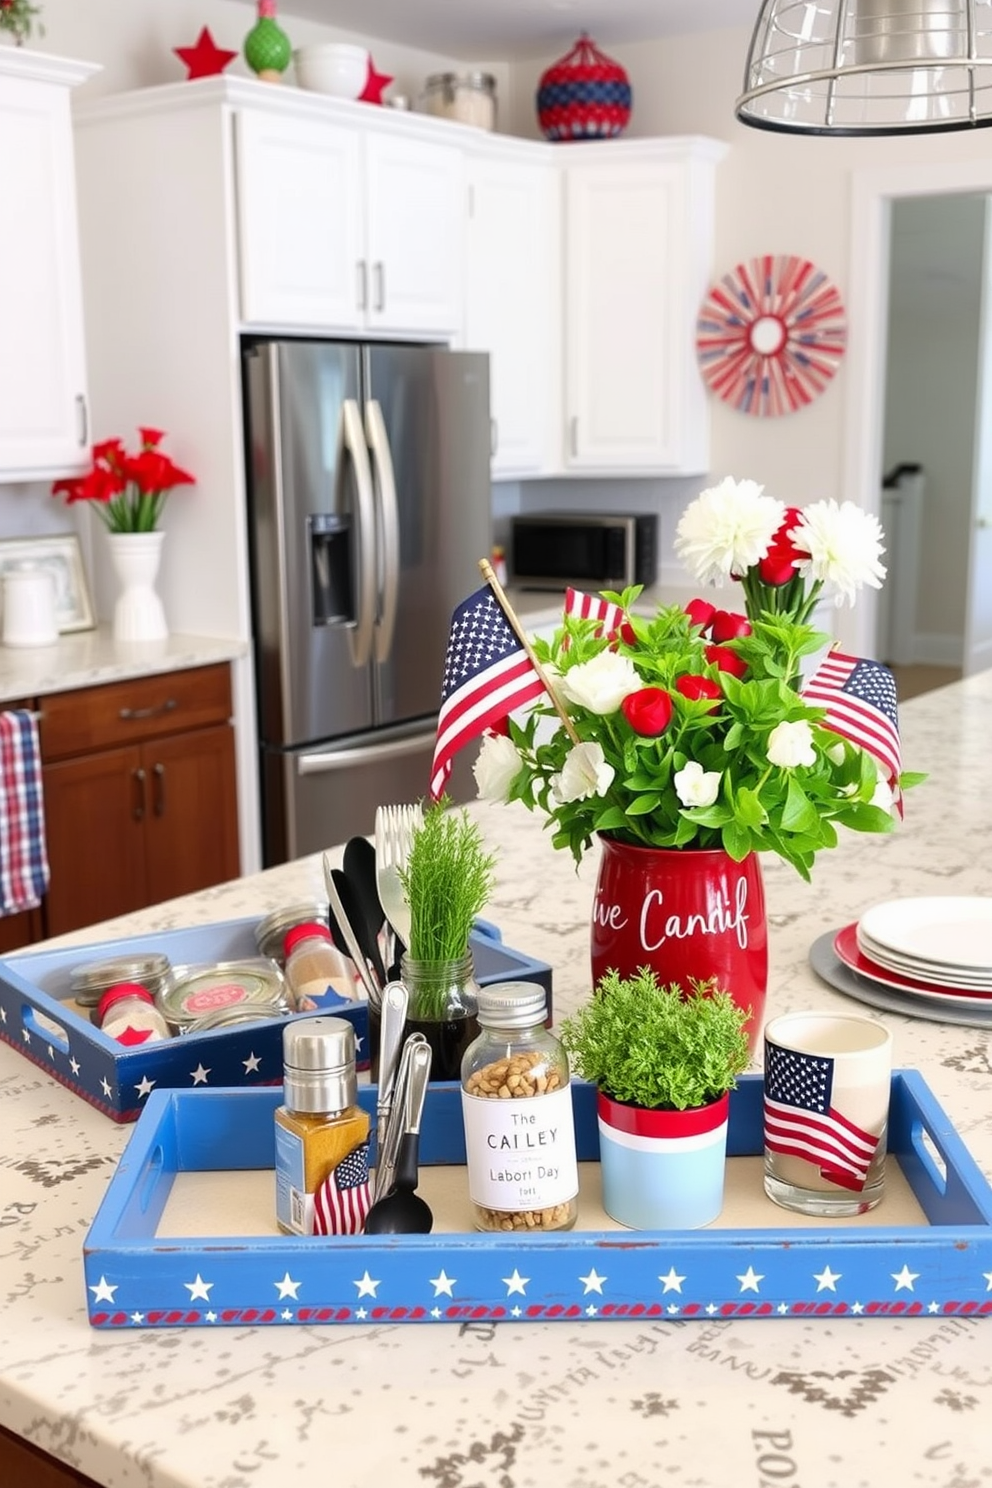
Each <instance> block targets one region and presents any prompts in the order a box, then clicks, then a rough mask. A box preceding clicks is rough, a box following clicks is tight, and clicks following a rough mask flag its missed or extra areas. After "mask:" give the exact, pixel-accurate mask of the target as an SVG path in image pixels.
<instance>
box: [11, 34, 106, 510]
mask: <svg viewBox="0 0 992 1488" xmlns="http://www.w3.org/2000/svg"><path fill="white" fill-rule="evenodd" d="M98 71H99V68H98V67H96V66H91V65H90V64H89V63H83V62H70V61H65V60H63V59H62V58H59V57H49V56H43V55H41V54H40V53H37V52H29V51H25V50H24V49H23V48H21V47H0V140H2V142H3V143H2V148H0V203H2V211H3V229H2V231H0V481H28V480H31V481H33V480H42V479H46V478H50V477H52V476H57V475H68V474H71V473H72V472H74V471H78V470H81V469H83V468H84V467H85V465H86V464H87V463H88V458H89V430H88V427H87V418H88V410H87V397H86V362H85V350H84V343H83V304H82V291H81V286H80V274H79V234H78V228H77V223H76V186H75V171H74V163H73V150H72V120H71V115H70V111H69V90H70V88H72V87H73V86H75V85H76V84H78V83H81V82H84V81H85V79H86V78H88V77H90V76H91V75H92V74H93V73H94V72H98Z"/></svg>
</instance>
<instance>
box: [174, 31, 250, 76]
mask: <svg viewBox="0 0 992 1488" xmlns="http://www.w3.org/2000/svg"><path fill="white" fill-rule="evenodd" d="M172 50H173V51H174V52H175V54H176V56H177V57H178V58H179V60H180V62H182V63H184V64H185V66H186V67H188V68H189V72H188V73H187V75H186V81H187V82H192V81H193V79H194V78H201V77H214V76H216V74H217V73H219V72H223V71H224V68H225V67H226V66H227V65H228V63H229V62H233V61H234V59H235V57H236V56H237V55H238V54H237V52H225V51H224V49H223V47H219V46H216V45H215V44H214V39H213V37H212V36H211V35H210V28H209V27H208V26H204V28H203V30H202V31H201V32H200V34H199V36H198V37H197V38H196V46H191V47H173V48H172Z"/></svg>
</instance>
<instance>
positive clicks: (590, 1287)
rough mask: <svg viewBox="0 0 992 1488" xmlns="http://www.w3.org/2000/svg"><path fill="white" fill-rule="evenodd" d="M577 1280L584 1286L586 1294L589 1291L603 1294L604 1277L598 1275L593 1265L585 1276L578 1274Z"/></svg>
mask: <svg viewBox="0 0 992 1488" xmlns="http://www.w3.org/2000/svg"><path fill="white" fill-rule="evenodd" d="M579 1280H580V1281H581V1283H582V1285H583V1286H584V1287H585V1289H586V1294H587V1295H588V1293H589V1292H598V1293H599V1295H600V1296H602V1295H603V1282H604V1281H605V1280H606V1277H605V1276H600V1275H599V1273H598V1272H597V1270H596V1268H595V1266H593V1267H592V1269H591V1270H590V1271H589V1272H588V1273H587V1274H586V1275H585V1276H580V1277H579Z"/></svg>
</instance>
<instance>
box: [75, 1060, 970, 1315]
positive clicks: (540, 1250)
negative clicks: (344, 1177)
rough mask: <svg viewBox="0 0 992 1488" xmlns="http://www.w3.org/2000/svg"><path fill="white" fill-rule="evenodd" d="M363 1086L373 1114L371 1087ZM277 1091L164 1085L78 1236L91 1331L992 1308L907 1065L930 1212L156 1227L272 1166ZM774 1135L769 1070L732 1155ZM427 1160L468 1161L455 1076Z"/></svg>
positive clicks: (946, 1164) (586, 1100) (738, 1122)
mask: <svg viewBox="0 0 992 1488" xmlns="http://www.w3.org/2000/svg"><path fill="white" fill-rule="evenodd" d="M572 1094H573V1106H574V1111H575V1122H576V1145H577V1151H578V1156H579V1159H580V1161H597V1160H598V1157H599V1137H598V1130H597V1120H596V1092H595V1088H594V1087H593V1086H591V1085H587V1084H585V1083H581V1082H576V1081H573V1084H572ZM360 1099H361V1103H362V1105H363V1106H364V1107H365V1108H366V1110H368V1111H369V1112H372V1111H374V1108H375V1099H376V1091H375V1087H367V1088H365V1089H363V1090H362V1091H361V1093H360ZM280 1101H281V1094H280V1092H279V1091H275V1090H245V1091H239V1090H219V1091H206V1092H204V1091H186V1090H182V1091H156V1092H154V1093H153V1094H152V1095H151V1096H150V1098H149V1100H148V1103H147V1105H146V1107H145V1110H144V1111H143V1113H142V1115H141V1118H140V1120H139V1122H138V1124H137V1126H136V1127H135V1130H134V1132H133V1133H132V1136H131V1138H130V1141H129V1142H128V1145H127V1148H126V1149H125V1152H124V1154H123V1156H122V1158H121V1161H120V1164H119V1166H118V1168H117V1171H116V1173H115V1175H114V1177H113V1179H112V1180H111V1183H110V1187H109V1188H108V1190H107V1193H106V1196H105V1198H104V1201H103V1203H102V1204H101V1206H100V1209H99V1211H98V1213H97V1215H96V1218H95V1220H94V1222H93V1225H92V1227H91V1229H90V1232H89V1234H88V1235H87V1237H86V1241H85V1244H84V1250H83V1254H84V1267H85V1274H86V1297H87V1304H88V1308H89V1320H90V1322H91V1324H92V1325H93V1326H94V1327H97V1328H110V1329H120V1328H154V1327H177V1326H186V1327H218V1326H222V1325H224V1324H230V1325H237V1326H239V1327H243V1326H245V1325H246V1324H251V1325H257V1324H279V1323H282V1324H294V1323H303V1324H306V1325H309V1326H312V1325H313V1324H315V1323H379V1324H381V1323H384V1322H388V1323H408V1322H420V1323H433V1322H464V1321H466V1320H470V1319H506V1320H509V1321H518V1322H530V1321H540V1322H546V1321H550V1320H555V1319H559V1320H564V1321H570V1322H573V1321H578V1320H583V1319H586V1318H596V1319H609V1318H627V1319H630V1318H641V1317H643V1318H668V1319H675V1318H677V1319H701V1320H703V1321H711V1320H712V1319H713V1318H714V1317H717V1318H720V1317H785V1316H791V1317H797V1316H815V1317H820V1316H823V1317H826V1316H829V1317H842V1316H854V1317H856V1316H866V1317H867V1316H882V1315H884V1316H893V1315H900V1316H905V1317H917V1316H918V1317H924V1316H927V1317H931V1318H932V1317H933V1316H935V1315H941V1316H947V1315H982V1314H987V1313H989V1312H992V1189H990V1187H989V1184H988V1183H987V1181H986V1179H985V1178H984V1176H983V1175H982V1173H981V1171H980V1170H979V1168H978V1167H977V1165H976V1163H975V1161H974V1159H973V1158H972V1157H971V1155H970V1154H969V1153H968V1151H967V1149H966V1148H965V1146H964V1144H963V1143H962V1141H961V1139H960V1137H958V1135H957V1133H956V1132H955V1131H954V1129H953V1127H952V1126H951V1124H950V1121H949V1120H948V1118H947V1116H946V1115H945V1113H944V1112H943V1110H942V1109H941V1107H940V1106H939V1105H938V1104H937V1102H936V1100H935V1099H934V1096H933V1094H932V1093H931V1091H930V1090H929V1088H928V1086H927V1084H926V1082H925V1081H924V1079H923V1078H922V1076H921V1075H920V1074H918V1073H917V1072H915V1071H913V1070H897V1071H896V1072H895V1073H894V1074H893V1077H892V1089H891V1099H890V1110H889V1133H888V1140H889V1151H890V1153H892V1154H894V1155H895V1156H896V1157H897V1158H898V1160H899V1165H900V1167H901V1169H902V1172H903V1175H904V1176H905V1178H906V1179H907V1181H908V1183H909V1185H910V1187H911V1188H912V1191H913V1193H914V1194H915V1196H916V1199H917V1202H918V1203H919V1205H920V1207H921V1209H922V1210H923V1212H924V1214H925V1215H926V1218H927V1220H928V1225H926V1226H924V1225H920V1226H919V1227H903V1228H894V1227H888V1228H886V1227H877V1228H873V1227H868V1226H864V1225H861V1226H858V1227H853V1226H852V1227H849V1228H845V1226H844V1223H843V1221H839V1222H837V1223H835V1224H833V1225H831V1226H829V1227H822V1228H820V1227H816V1228H808V1229H800V1228H792V1229H788V1228H772V1229H747V1230H733V1229H724V1230H668V1231H664V1232H661V1231H655V1232H647V1231H630V1230H624V1231H616V1230H599V1231H588V1232H587V1231H582V1230H581V1229H579V1228H577V1229H575V1230H572V1231H571V1232H568V1233H564V1234H562V1233H559V1234H544V1235H540V1234H533V1233H525V1234H523V1235H521V1234H519V1233H514V1234H505V1235H502V1234H499V1235H494V1234H478V1233H472V1234H434V1235H403V1236H376V1237H375V1238H372V1237H367V1236H335V1237H330V1238H328V1237H320V1238H307V1239H303V1238H296V1237H287V1236H273V1237H268V1236H261V1237H257V1236H251V1237H237V1236H230V1237H228V1236H225V1237H223V1238H221V1239H218V1238H196V1237H193V1238H177V1237H175V1236H173V1237H172V1238H170V1237H168V1236H164V1235H163V1236H162V1237H161V1238H156V1231H157V1227H158V1224H159V1221H160V1219H161V1217H162V1214H163V1212H164V1210H165V1206H166V1203H167V1201H168V1198H169V1195H170V1192H171V1190H172V1186H173V1182H174V1179H175V1177H176V1175H177V1174H178V1173H180V1172H206V1171H223V1170H225V1169H230V1170H235V1169H248V1168H258V1169H264V1168H271V1167H272V1165H273V1157H274V1134H273V1113H274V1111H275V1109H276V1107H277V1106H278V1105H279V1104H280ZM761 1150H762V1078H761V1076H760V1075H746V1076H744V1077H743V1078H742V1079H741V1081H740V1082H739V1084H738V1086H737V1088H736V1089H735V1090H734V1091H733V1093H732V1095H731V1103H730V1127H729V1135H728V1156H729V1157H730V1158H731V1159H732V1158H733V1157H735V1156H747V1155H753V1154H758V1153H760V1152H761ZM421 1160H422V1162H423V1163H424V1164H431V1163H434V1164H460V1163H464V1161H465V1144H464V1133H463V1128H462V1118H461V1093H460V1089H459V1087H458V1086H457V1085H456V1084H438V1085H433V1086H431V1087H430V1089H429V1090H428V1094H427V1105H426V1109H425V1115H424V1124H423V1128H422V1132H421ZM273 1191H274V1180H273ZM769 1209H770V1210H771V1206H770V1205H769ZM777 1212H778V1213H781V1212H782V1211H777ZM581 1224H582V1215H581V1212H580V1215H579V1225H580V1226H581Z"/></svg>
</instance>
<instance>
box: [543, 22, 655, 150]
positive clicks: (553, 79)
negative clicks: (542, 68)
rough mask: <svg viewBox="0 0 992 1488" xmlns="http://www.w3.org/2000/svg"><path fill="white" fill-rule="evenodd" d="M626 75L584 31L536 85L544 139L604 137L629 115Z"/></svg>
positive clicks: (620, 128) (618, 129)
mask: <svg viewBox="0 0 992 1488" xmlns="http://www.w3.org/2000/svg"><path fill="white" fill-rule="evenodd" d="M631 105H632V93H631V87H630V79H629V78H628V77H627V74H626V72H625V71H624V69H623V68H622V67H621V66H620V64H619V62H615V61H614V60H613V59H612V57H607V55H606V54H605V52H601V51H600V50H599V48H598V47H597V46H596V45H595V44H594V42H593V41H592V40H591V39H590V38H589V37H588V36H587V35H586V33H585V32H583V33H582V35H581V36H580V37H579V40H578V41H577V42H576V43H575V46H574V47H573V48H572V50H571V51H570V52H568V53H567V54H566V56H564V57H561V58H559V60H558V61H557V62H553V63H552V64H551V66H550V67H549V68H548V69H547V71H546V72H545V73H544V74H543V75H542V77H541V80H540V83H539V84H538V89H537V117H538V122H539V123H540V126H541V130H542V132H543V133H544V135H545V137H546V138H547V139H549V140H582V139H609V138H611V137H612V136H614V135H617V134H620V133H621V132H622V131H623V130H624V129H625V128H626V126H627V124H628V122H629V120H630V111H631Z"/></svg>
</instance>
